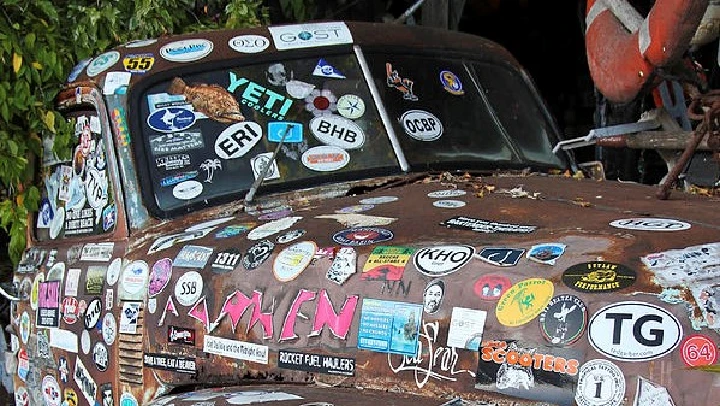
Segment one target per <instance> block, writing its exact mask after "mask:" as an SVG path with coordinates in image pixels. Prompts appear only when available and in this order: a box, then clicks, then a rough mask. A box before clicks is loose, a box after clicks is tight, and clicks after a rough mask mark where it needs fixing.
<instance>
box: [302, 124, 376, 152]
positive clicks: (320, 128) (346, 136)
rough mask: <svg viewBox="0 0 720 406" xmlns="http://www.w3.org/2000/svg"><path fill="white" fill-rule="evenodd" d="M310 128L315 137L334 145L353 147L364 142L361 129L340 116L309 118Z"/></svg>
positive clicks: (360, 145) (344, 147) (343, 147)
mask: <svg viewBox="0 0 720 406" xmlns="http://www.w3.org/2000/svg"><path fill="white" fill-rule="evenodd" d="M310 130H311V131H312V133H313V135H314V136H315V138H317V139H318V140H320V141H321V142H324V143H325V144H328V145H332V146H334V147H338V148H342V149H355V148H360V147H362V146H363V144H365V133H363V130H362V129H361V128H360V127H359V126H358V125H357V124H355V123H353V122H352V121H350V120H348V119H346V118H342V117H340V116H327V117H315V118H313V119H312V120H310Z"/></svg>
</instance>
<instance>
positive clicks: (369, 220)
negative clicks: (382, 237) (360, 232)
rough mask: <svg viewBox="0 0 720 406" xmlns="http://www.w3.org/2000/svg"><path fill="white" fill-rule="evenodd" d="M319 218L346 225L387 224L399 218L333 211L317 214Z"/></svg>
mask: <svg viewBox="0 0 720 406" xmlns="http://www.w3.org/2000/svg"><path fill="white" fill-rule="evenodd" d="M315 218H318V219H334V220H337V221H338V223H340V224H342V225H344V226H345V227H374V226H386V225H389V224H392V223H393V222H395V220H397V218H394V217H380V216H368V215H365V214H362V213H333V214H323V215H321V216H315Z"/></svg>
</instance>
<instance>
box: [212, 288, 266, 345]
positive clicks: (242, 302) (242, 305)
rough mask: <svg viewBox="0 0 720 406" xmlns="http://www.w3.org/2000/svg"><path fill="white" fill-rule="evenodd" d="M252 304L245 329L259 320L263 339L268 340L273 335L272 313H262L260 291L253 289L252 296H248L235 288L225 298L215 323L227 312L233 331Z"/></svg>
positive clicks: (248, 328) (250, 327) (251, 326)
mask: <svg viewBox="0 0 720 406" xmlns="http://www.w3.org/2000/svg"><path fill="white" fill-rule="evenodd" d="M250 305H253V310H252V315H251V316H250V322H249V323H248V325H247V330H246V331H250V329H252V328H253V327H254V326H255V324H256V323H257V322H258V321H259V322H260V324H261V325H262V328H263V339H265V340H269V339H272V336H273V322H272V316H273V314H272V313H262V293H260V292H258V291H254V292H253V295H252V298H248V297H247V296H245V294H244V293H242V292H240V291H239V290H236V291H235V292H234V293H232V294H230V295H229V296H228V297H227V299H225V304H224V305H223V307H222V310H221V311H220V315H221V316H220V317H218V320H216V321H215V323H219V321H220V319H221V318H222V315H224V314H227V315H228V316H229V317H230V322H231V323H232V330H233V333H234V332H235V328H236V327H237V324H238V323H239V322H240V319H241V318H242V316H243V314H245V311H246V310H247V309H248V307H250Z"/></svg>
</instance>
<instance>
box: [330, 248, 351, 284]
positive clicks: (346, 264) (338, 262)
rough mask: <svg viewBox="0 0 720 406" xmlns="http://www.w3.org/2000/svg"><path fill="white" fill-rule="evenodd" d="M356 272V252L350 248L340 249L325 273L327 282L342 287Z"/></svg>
mask: <svg viewBox="0 0 720 406" xmlns="http://www.w3.org/2000/svg"><path fill="white" fill-rule="evenodd" d="M356 271H357V252H356V251H355V249H354V248H352V247H342V248H340V249H339V250H338V252H337V255H335V259H333V262H332V265H330V269H328V271H327V275H326V276H327V278H328V280H330V281H332V282H335V283H337V284H338V285H342V284H343V283H345V281H347V280H348V279H349V278H350V277H351V276H352V275H353V274H354V273H355V272H356Z"/></svg>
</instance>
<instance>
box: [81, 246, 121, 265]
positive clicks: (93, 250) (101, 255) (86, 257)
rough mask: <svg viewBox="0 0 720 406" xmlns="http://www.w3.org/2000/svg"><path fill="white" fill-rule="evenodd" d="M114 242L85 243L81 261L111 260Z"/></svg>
mask: <svg viewBox="0 0 720 406" xmlns="http://www.w3.org/2000/svg"><path fill="white" fill-rule="evenodd" d="M114 247H115V243H113V242H100V243H95V244H85V245H84V246H83V248H82V251H81V252H80V260H81V261H95V262H109V261H110V259H112V255H113V248H114Z"/></svg>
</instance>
